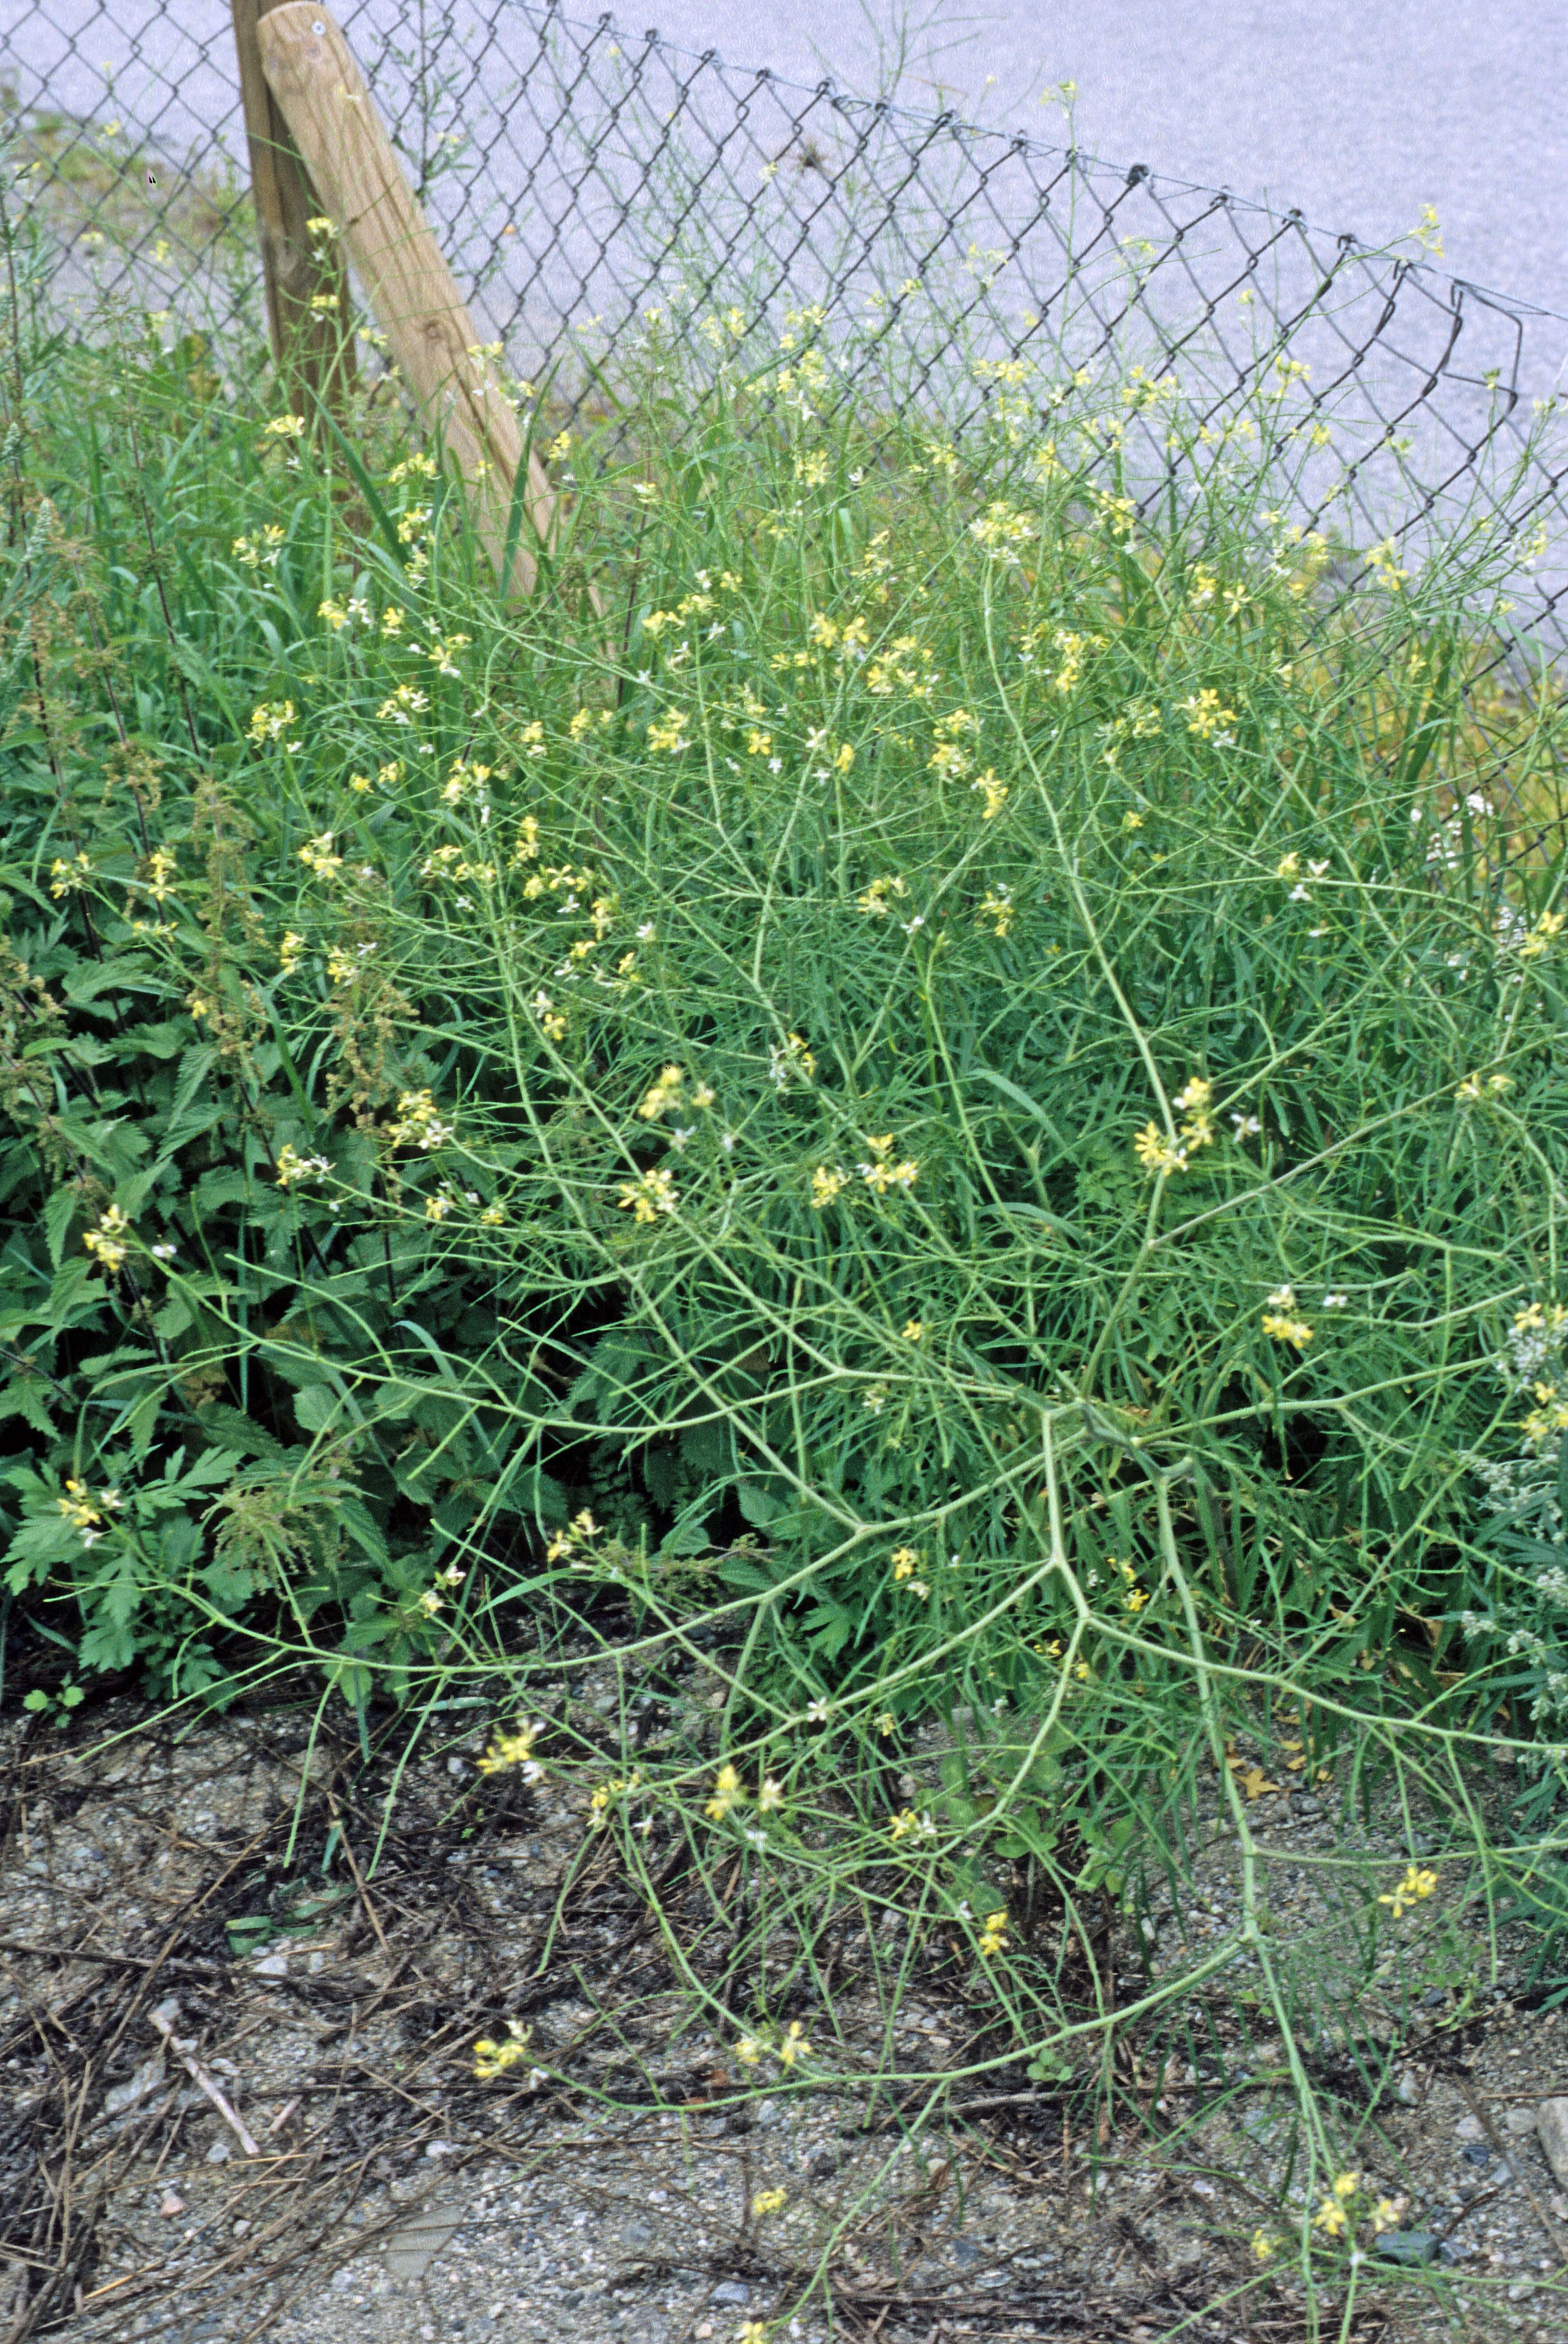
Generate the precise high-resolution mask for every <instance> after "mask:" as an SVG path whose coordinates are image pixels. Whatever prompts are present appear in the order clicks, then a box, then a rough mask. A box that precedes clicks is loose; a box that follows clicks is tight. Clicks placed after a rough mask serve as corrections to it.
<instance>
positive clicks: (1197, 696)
mask: <svg viewBox="0 0 1568 2344" xmlns="http://www.w3.org/2000/svg"><path fill="white" fill-rule="evenodd" d="M1181 712H1182V714H1183V715H1184V716H1185V717H1186V719H1187V730H1188V732H1191V734H1192V736H1193V737H1194V739H1195V740H1199V741H1216V742H1218V743H1224V742H1225V741H1226V739H1227V736H1226V735H1225V734H1223V733H1221V731H1220V727H1221V725H1222V724H1234V722H1236V712H1235V710H1234V709H1233V708H1222V707H1221V705H1220V695H1219V693H1218V692H1213V691H1211V690H1209V689H1208V688H1207V687H1205V689H1204V690H1203V691H1201V692H1191V693H1189V695H1188V697H1187V698H1186V699H1185V700H1184V701H1183V702H1181Z"/></svg>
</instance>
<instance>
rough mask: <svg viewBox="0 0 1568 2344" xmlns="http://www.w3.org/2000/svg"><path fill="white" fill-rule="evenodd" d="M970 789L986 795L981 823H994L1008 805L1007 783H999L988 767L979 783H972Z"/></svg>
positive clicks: (981, 809)
mask: <svg viewBox="0 0 1568 2344" xmlns="http://www.w3.org/2000/svg"><path fill="white" fill-rule="evenodd" d="M970 789H971V790H982V791H983V792H984V793H985V803H984V805H983V806H982V807H981V808H980V819H981V821H982V822H994V821H995V820H996V818H997V816H998V814H999V813H1000V812H1001V810H1002V808H1003V806H1004V805H1005V804H1006V803H1007V799H1008V787H1007V783H1005V782H999V781H998V779H997V777H996V775H995V773H993V772H992V771H991V768H990V766H989V765H988V766H987V767H986V769H985V771H984V773H982V774H981V775H980V779H979V781H978V782H971V783H970Z"/></svg>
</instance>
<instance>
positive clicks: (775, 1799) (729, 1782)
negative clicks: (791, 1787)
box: [702, 1763, 784, 1824]
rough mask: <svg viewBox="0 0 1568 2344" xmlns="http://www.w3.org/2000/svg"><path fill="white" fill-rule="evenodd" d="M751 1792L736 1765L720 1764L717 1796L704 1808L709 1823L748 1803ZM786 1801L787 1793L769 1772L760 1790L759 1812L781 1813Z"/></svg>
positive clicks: (715, 1783)
mask: <svg viewBox="0 0 1568 2344" xmlns="http://www.w3.org/2000/svg"><path fill="white" fill-rule="evenodd" d="M749 1796H750V1793H749V1791H748V1790H747V1788H746V1786H745V1784H744V1783H742V1782H741V1780H740V1774H739V1769H738V1768H737V1767H735V1766H732V1765H729V1764H728V1763H727V1764H725V1765H723V1766H720V1768H719V1772H718V1773H717V1774H716V1775H715V1776H714V1778H713V1796H712V1797H711V1798H710V1799H709V1802H708V1803H707V1805H706V1806H705V1807H704V1808H703V1810H702V1812H703V1814H705V1815H706V1816H707V1817H708V1819H709V1823H715V1824H721V1823H722V1822H723V1821H724V1819H725V1817H726V1816H727V1815H729V1814H733V1813H734V1811H735V1809H736V1808H737V1807H741V1806H744V1805H745V1804H746V1802H747V1800H748V1799H749ZM783 1804H784V1793H783V1791H782V1789H781V1788H780V1786H779V1783H777V1782H776V1781H775V1779H774V1777H773V1776H772V1775H771V1774H765V1775H764V1776H763V1777H762V1780H761V1782H760V1783H759V1785H758V1789H757V1812H758V1814H759V1815H771V1814H777V1813H778V1812H779V1808H780V1807H782V1805H783Z"/></svg>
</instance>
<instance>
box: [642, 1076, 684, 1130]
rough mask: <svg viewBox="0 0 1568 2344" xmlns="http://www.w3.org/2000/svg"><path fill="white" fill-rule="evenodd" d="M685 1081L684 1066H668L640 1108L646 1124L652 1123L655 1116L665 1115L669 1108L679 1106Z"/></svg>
mask: <svg viewBox="0 0 1568 2344" xmlns="http://www.w3.org/2000/svg"><path fill="white" fill-rule="evenodd" d="M685 1080H686V1068H685V1067H684V1066H666V1068H665V1070H664V1072H663V1074H661V1075H660V1076H659V1078H658V1081H657V1082H656V1083H655V1084H654V1085H653V1086H652V1088H651V1089H650V1090H649V1091H648V1095H647V1096H646V1097H645V1098H644V1100H643V1102H642V1105H641V1106H639V1107H638V1115H639V1116H641V1117H642V1119H643V1121H644V1122H645V1123H651V1122H652V1121H653V1118H654V1116H658V1115H663V1114H664V1112H665V1111H666V1109H667V1108H668V1107H672V1106H679V1104H680V1092H681V1086H682V1085H683V1084H684V1082H685Z"/></svg>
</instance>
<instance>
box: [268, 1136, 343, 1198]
mask: <svg viewBox="0 0 1568 2344" xmlns="http://www.w3.org/2000/svg"><path fill="white" fill-rule="evenodd" d="M331 1169H332V1167H331V1165H330V1164H329V1163H328V1162H327V1158H326V1157H325V1156H301V1155H299V1154H298V1152H297V1150H296V1149H295V1148H293V1147H290V1145H289V1143H288V1142H287V1140H285V1141H284V1144H283V1146H282V1147H280V1148H279V1149H278V1151H277V1185H278V1187H280V1188H292V1187H295V1186H296V1184H297V1182H299V1181H301V1180H324V1179H325V1178H326V1177H327V1174H328V1173H329V1172H330V1171H331Z"/></svg>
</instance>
